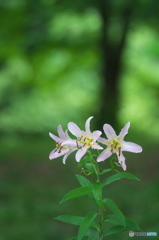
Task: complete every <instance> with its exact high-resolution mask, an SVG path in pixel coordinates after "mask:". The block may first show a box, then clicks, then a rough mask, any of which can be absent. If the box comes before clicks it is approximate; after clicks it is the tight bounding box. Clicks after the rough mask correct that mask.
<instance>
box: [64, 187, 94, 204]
mask: <svg viewBox="0 0 159 240" xmlns="http://www.w3.org/2000/svg"><path fill="white" fill-rule="evenodd" d="M89 193H92V188H90V187H80V188H76V189H74V190H72V191H70V192H69V193H67V194H66V195H65V196H64V197H63V198H62V200H61V202H60V203H62V202H65V201H67V200H69V199H72V198H77V197H81V196H84V195H87V194H89Z"/></svg>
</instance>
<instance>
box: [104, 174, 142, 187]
mask: <svg viewBox="0 0 159 240" xmlns="http://www.w3.org/2000/svg"><path fill="white" fill-rule="evenodd" d="M121 178H129V179H134V180H138V181H139V179H138V178H137V177H136V176H134V175H133V174H130V173H126V172H122V173H117V174H114V175H112V176H110V177H108V178H106V179H105V180H104V181H103V183H102V185H103V187H104V186H106V185H108V184H110V183H112V182H115V181H118V180H120V179H121Z"/></svg>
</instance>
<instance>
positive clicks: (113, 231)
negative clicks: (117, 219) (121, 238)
mask: <svg viewBox="0 0 159 240" xmlns="http://www.w3.org/2000/svg"><path fill="white" fill-rule="evenodd" d="M128 230H132V229H131V228H129V227H125V228H124V227H123V226H121V225H117V226H113V227H110V228H108V229H106V230H105V231H104V232H103V234H102V236H103V237H105V236H109V235H112V234H116V233H119V232H124V231H128Z"/></svg>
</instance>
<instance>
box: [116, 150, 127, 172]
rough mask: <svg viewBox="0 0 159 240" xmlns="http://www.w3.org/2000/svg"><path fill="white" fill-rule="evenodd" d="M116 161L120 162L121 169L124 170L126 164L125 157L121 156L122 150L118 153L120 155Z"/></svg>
mask: <svg viewBox="0 0 159 240" xmlns="http://www.w3.org/2000/svg"><path fill="white" fill-rule="evenodd" d="M118 161H119V163H120V164H121V166H122V168H123V170H124V171H125V170H126V164H125V157H124V156H123V154H122V152H121V153H120V156H118Z"/></svg>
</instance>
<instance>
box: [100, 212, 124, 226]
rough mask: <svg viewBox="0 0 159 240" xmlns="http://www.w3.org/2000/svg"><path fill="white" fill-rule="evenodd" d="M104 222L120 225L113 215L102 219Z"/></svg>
mask: <svg viewBox="0 0 159 240" xmlns="http://www.w3.org/2000/svg"><path fill="white" fill-rule="evenodd" d="M104 221H105V222H109V223H113V224H116V225H119V224H121V222H120V220H119V218H118V217H117V215H115V214H110V215H107V216H106V217H105V218H104Z"/></svg>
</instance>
